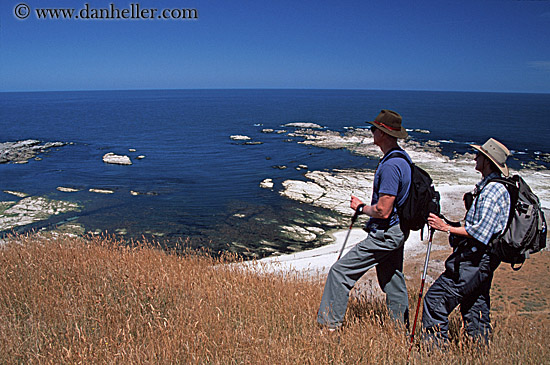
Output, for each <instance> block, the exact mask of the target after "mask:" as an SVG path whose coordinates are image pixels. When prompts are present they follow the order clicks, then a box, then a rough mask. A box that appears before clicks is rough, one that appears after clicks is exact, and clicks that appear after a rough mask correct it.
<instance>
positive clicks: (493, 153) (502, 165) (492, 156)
mask: <svg viewBox="0 0 550 365" xmlns="http://www.w3.org/2000/svg"><path fill="white" fill-rule="evenodd" d="M470 146H472V147H473V148H475V149H476V150H478V151H479V152H481V153H483V154H484V155H485V156H487V158H488V159H489V160H491V161H493V163H494V164H495V165H496V167H498V168H499V169H500V171H502V173H503V174H504V176H508V175H509V174H510V173H509V171H508V166H506V159H507V158H508V156H510V151H509V150H508V148H506V146H505V145H503V144H502V143H500V142H499V141H497V140H496V139H494V138H489V139H488V140H487V142H485V143H484V144H483V146H479V145H477V144H472V145H470Z"/></svg>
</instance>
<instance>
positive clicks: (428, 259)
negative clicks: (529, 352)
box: [407, 227, 435, 360]
mask: <svg viewBox="0 0 550 365" xmlns="http://www.w3.org/2000/svg"><path fill="white" fill-rule="evenodd" d="M434 232H435V229H433V228H431V227H430V239H429V240H428V248H427V250H426V261H424V271H423V272H422V282H421V283H420V294H419V295H418V304H417V305H416V314H415V315H414V322H413V329H412V333H411V347H409V354H408V355H407V360H408V358H409V355H410V354H411V350H412V347H413V344H414V331H415V330H416V321H417V319H418V311H419V310H420V304H421V303H422V291H423V290H424V282H425V281H426V272H427V271H428V261H430V251H431V249H432V238H433V236H434Z"/></svg>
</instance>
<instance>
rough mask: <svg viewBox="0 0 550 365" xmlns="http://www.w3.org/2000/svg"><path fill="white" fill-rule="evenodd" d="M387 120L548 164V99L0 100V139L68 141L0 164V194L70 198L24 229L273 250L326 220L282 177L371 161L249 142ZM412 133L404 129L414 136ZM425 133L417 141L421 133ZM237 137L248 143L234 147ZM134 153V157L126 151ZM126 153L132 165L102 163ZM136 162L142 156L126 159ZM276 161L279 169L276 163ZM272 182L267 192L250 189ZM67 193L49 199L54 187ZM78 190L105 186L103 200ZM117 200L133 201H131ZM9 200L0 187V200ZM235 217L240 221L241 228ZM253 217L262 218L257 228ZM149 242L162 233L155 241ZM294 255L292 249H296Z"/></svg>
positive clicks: (296, 94)
mask: <svg viewBox="0 0 550 365" xmlns="http://www.w3.org/2000/svg"><path fill="white" fill-rule="evenodd" d="M383 108H387V109H393V110H396V111H398V112H399V113H400V114H401V115H402V116H403V124H404V126H405V127H406V128H407V129H409V130H410V135H411V137H412V138H413V139H415V140H418V141H421V142H423V141H427V140H435V141H440V142H443V143H442V144H441V146H442V148H443V153H444V154H448V155H452V154H453V153H454V152H455V151H456V152H459V153H463V152H466V151H468V144H469V143H473V142H475V143H483V142H485V140H487V139H488V138H489V137H494V138H496V139H498V140H500V141H502V142H503V143H504V144H506V145H507V146H509V147H510V149H512V150H513V152H514V155H513V159H511V161H510V165H511V167H513V168H516V169H518V168H521V166H522V163H526V162H531V161H534V162H535V163H536V164H537V165H540V166H542V167H543V168H548V167H550V166H549V163H548V159H547V158H546V159H541V158H540V156H548V154H549V153H550V143H549V140H550V117H549V116H550V94H511V93H468V92H424V91H377V90H372V91H363V90H349V91H346V90H154V91H85V92H84V91H79V92H36V93H0V142H8V141H19V140H25V139H36V140H41V141H44V142H50V141H61V142H70V143H71V144H70V145H67V146H64V147H61V148H58V149H54V150H50V151H48V152H47V153H45V154H43V155H41V156H40V157H41V158H42V159H41V160H40V161H36V160H30V161H29V163H27V164H1V165H0V191H4V190H12V191H22V192H25V193H27V194H30V195H36V196H46V197H48V198H51V199H59V200H70V201H75V202H78V203H79V204H81V205H82V206H83V209H82V210H81V211H80V212H73V213H68V214H65V215H60V216H55V217H53V218H51V219H49V220H48V221H46V222H41V223H37V224H34V225H31V226H29V227H23V228H22V229H23V230H29V229H40V228H43V227H44V226H54V225H56V224H58V223H59V222H62V221H66V220H67V219H75V220H77V221H78V222H79V223H80V224H81V225H83V226H84V227H85V228H86V230H88V231H97V230H100V231H103V232H114V231H115V230H117V229H119V230H120V229H124V230H125V232H126V235H125V237H127V238H128V239H130V238H134V239H139V238H140V237H142V236H145V237H149V236H150V235H151V234H152V232H153V233H156V236H151V237H156V238H157V239H161V238H162V240H164V241H166V242H167V244H170V242H171V241H175V240H181V239H183V240H187V241H188V243H189V244H190V245H192V246H193V247H205V248H208V249H210V250H213V251H215V252H218V251H224V250H226V249H227V248H228V247H230V246H231V245H234V244H239V245H240V247H242V246H245V247H246V249H249V250H251V251H254V249H255V248H256V247H258V246H260V245H261V242H262V240H270V241H271V242H275V245H277V250H278V251H279V252H288V251H289V250H288V247H289V246H291V245H293V244H296V242H289V241H288V240H285V239H280V238H274V237H277V232H278V230H279V229H280V226H281V225H283V224H286V223H287V222H288V221H291V220H292V221H296V220H299V219H302V218H303V219H306V218H307V217H310V216H312V215H315V214H317V213H319V214H328V215H330V214H335V213H332V212H328V211H323V209H321V208H315V207H311V206H306V205H304V204H300V203H297V202H294V201H290V200H289V199H286V198H284V197H282V196H280V194H278V192H277V188H278V186H280V183H281V182H283V181H285V180H287V179H305V178H304V177H303V174H304V172H305V171H303V170H297V169H296V168H295V167H296V166H298V165H300V164H303V165H307V166H308V169H309V170H331V169H344V168H374V167H375V166H376V163H377V161H375V160H371V159H368V158H366V157H360V156H355V155H353V154H351V153H350V152H349V151H347V150H329V149H324V148H318V147H312V146H305V145H302V144H298V143H297V142H298V141H299V140H292V139H290V140H289V137H288V136H287V135H286V134H277V133H269V134H267V133H262V129H267V128H271V129H283V128H282V127H281V126H282V125H284V124H287V123H293V122H312V123H316V124H319V125H322V126H324V127H326V128H328V129H331V130H336V131H342V132H344V131H345V128H346V127H351V126H353V127H366V124H365V121H367V120H373V118H374V117H375V116H376V115H377V114H378V112H379V111H380V109H383ZM415 130H416V131H415ZM420 130H422V131H429V132H430V133H429V134H428V133H425V132H424V133H422V132H420ZM231 135H246V136H249V137H250V138H251V139H252V141H258V142H262V143H261V144H243V143H241V142H239V141H234V140H232V139H230V136H231ZM134 149H135V152H134V151H133V150H134ZM108 152H113V153H116V154H122V155H128V156H130V157H131V158H132V160H133V162H134V163H133V164H132V165H131V166H119V165H110V164H106V163H104V162H103V161H102V156H103V155H104V154H106V153H108ZM138 155H143V156H145V158H144V159H141V160H137V159H136V157H137V156H138ZM282 166H285V167H287V168H281V167H282ZM265 178H272V179H273V181H274V183H275V189H274V191H272V190H269V189H262V188H260V186H259V183H260V182H261V181H262V180H263V179H265ZM59 186H64V187H73V188H76V189H79V190H80V191H79V192H76V193H71V194H67V193H62V192H59V191H57V190H56V188H57V187H59ZM90 188H97V189H110V190H113V191H114V192H115V193H114V194H109V195H102V194H94V193H91V192H89V191H88V189H90ZM130 191H138V192H140V193H142V194H141V195H138V196H133V195H131V194H130ZM12 199H13V196H10V195H8V194H5V193H2V192H0V201H2V200H12ZM243 217H244V219H243ZM258 222H262V224H259V223H258ZM159 237H161V238H159ZM304 248H305V247H304Z"/></svg>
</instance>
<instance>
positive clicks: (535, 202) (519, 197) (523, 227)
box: [489, 175, 547, 270]
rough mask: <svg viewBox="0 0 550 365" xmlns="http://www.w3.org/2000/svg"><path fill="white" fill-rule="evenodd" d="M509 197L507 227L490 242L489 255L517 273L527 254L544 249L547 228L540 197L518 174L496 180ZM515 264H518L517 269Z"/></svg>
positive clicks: (492, 180) (494, 180)
mask: <svg viewBox="0 0 550 365" xmlns="http://www.w3.org/2000/svg"><path fill="white" fill-rule="evenodd" d="M489 182H499V183H501V184H503V185H504V186H505V187H506V189H507V190H508V193H509V194H510V201H511V204H510V215H509V217H508V223H507V224H506V228H505V229H504V230H503V231H502V233H501V234H499V235H496V237H493V238H492V239H491V241H490V242H489V248H490V251H491V253H493V254H495V255H496V256H498V257H499V258H500V260H502V261H503V262H507V263H509V264H510V266H512V269H514V270H519V269H520V268H521V266H522V265H523V263H524V262H525V259H526V258H528V257H529V255H530V254H533V253H536V252H539V251H540V250H542V249H543V248H545V247H546V235H547V227H546V220H545V218H544V212H543V211H542V208H541V205H540V201H539V198H538V197H537V196H536V195H535V194H534V193H533V192H532V191H531V188H530V187H529V185H527V183H526V182H525V181H524V180H523V179H522V178H521V177H520V176H518V175H514V176H512V177H510V178H495V179H491V180H489ZM515 265H519V266H518V267H516V266H515Z"/></svg>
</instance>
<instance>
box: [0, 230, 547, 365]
mask: <svg viewBox="0 0 550 365" xmlns="http://www.w3.org/2000/svg"><path fill="white" fill-rule="evenodd" d="M8 241H9V242H8V243H6V244H5V245H4V246H3V247H2V248H0V363H56V364H57V363H71V364H73V363H80V362H83V363H192V364H195V363H198V364H202V363H212V364H233V363H234V364H241V363H244V364H265V363H272V364H325V363H335V364H356V363H372V364H378V363H405V362H406V359H407V353H408V347H409V346H408V339H407V338H406V337H405V335H404V334H402V333H401V332H400V331H399V330H396V329H395V328H394V327H393V326H392V325H391V323H389V321H388V318H387V316H386V314H385V310H384V305H383V304H382V302H380V301H377V300H371V301H361V302H359V301H353V302H352V303H351V305H350V310H349V311H348V318H347V319H348V320H347V325H346V326H345V328H344V330H343V331H342V332H341V333H340V334H339V335H321V334H320V331H319V329H318V327H317V325H316V322H315V317H316V312H317V308H318V305H319V300H320V297H321V293H322V289H323V284H324V281H323V280H324V278H318V279H316V280H311V279H306V278H301V277H300V276H299V275H297V274H296V275H288V276H287V277H285V278H282V277H278V276H269V275H263V276H260V275H256V274H254V273H251V272H247V271H243V270H242V269H240V268H239V266H237V265H229V264H228V262H229V261H232V260H233V259H232V258H227V257H226V258H221V259H213V258H211V257H208V256H206V255H201V254H200V253H193V252H187V253H183V254H181V253H180V254H179V255H176V254H171V253H167V252H163V251H161V250H158V249H156V248H154V247H152V245H150V244H147V243H140V244H136V247H133V248H129V247H125V246H122V245H120V244H119V243H118V242H116V241H114V240H111V239H107V238H91V239H89V240H83V239H78V238H65V237H58V238H55V237H52V236H50V237H49V238H48V237H47V236H38V235H31V236H24V237H16V238H12V239H9V240H8ZM549 263H550V258H549V254H548V252H543V253H540V254H538V255H537V256H536V257H535V258H534V259H533V260H530V262H529V265H526V267H525V268H523V269H522V271H520V275H518V276H516V277H515V279H509V278H510V277H513V275H514V274H516V273H511V270H505V269H503V270H502V272H501V271H500V270H501V269H499V271H498V272H497V275H496V278H495V290H496V292H495V291H493V297H494V302H493V304H494V312H493V323H494V325H495V331H494V340H493V343H492V345H491V347H490V348H489V350H486V351H479V350H478V349H477V348H476V347H475V346H472V345H471V344H469V343H468V341H466V340H464V339H463V338H462V336H460V331H461V329H460V319H459V316H458V315H457V314H456V313H454V314H453V318H452V319H453V320H452V324H453V326H452V329H453V331H452V332H453V334H454V336H455V341H454V343H453V345H452V346H451V348H449V349H448V350H447V351H446V352H445V353H441V352H438V351H435V352H431V353H427V352H426V351H425V349H423V348H422V347H421V346H420V345H418V346H416V347H415V349H413V353H412V354H411V363H417V364H420V363H441V362H444V363H461V364H465V363H483V364H487V363H499V364H502V363H522V364H527V363H533V364H540V363H548V362H549V361H550V346H549V345H550V326H549V325H548V324H549V323H550V321H549V315H548V305H547V303H546V298H547V297H548V295H549V293H550V290H549V287H548V282H549V279H548V278H547V276H548V267H549ZM533 270H540V271H533ZM533 272H535V273H537V274H539V272H540V275H541V277H540V280H539V279H535V280H533V279H532V278H530V277H529V275H531V274H532V273H533ZM542 274H544V275H542ZM542 276H544V278H542ZM507 280H508V281H507ZM509 280H512V281H511V283H514V282H517V284H518V285H516V286H515V287H514V286H513V285H508V284H507V283H508V282H509ZM529 280H531V281H533V282H535V283H536V284H535V285H534V286H535V287H536V288H535V289H532V288H531V287H529V290H528V291H527V292H522V291H521V289H522V288H524V289H526V288H527V286H526V285H527V283H528V282H529ZM537 280H538V281H537ZM418 285H419V283H409V289H410V290H409V292H410V293H411V298H410V299H411V303H414V304H413V305H412V308H411V312H412V313H414V309H415V308H414V305H416V300H417V297H416V295H417V294H416V293H417V292H418ZM508 289H510V292H508ZM518 290H519V291H518ZM514 291H516V292H517V293H516V294H514V295H513V296H510V295H511V293H513V292H514ZM525 293H528V294H527V297H526V296H525ZM540 298H544V300H543V301H542V302H541V301H540V300H539V299H540ZM531 299H532V300H531ZM522 300H523V302H527V301H529V302H530V303H531V304H530V305H531V306H530V307H529V308H530V309H529V308H527V307H525V306H522V305H521V303H523V302H522ZM514 301H515V303H513V302H514ZM541 303H542V304H541ZM526 308H527V309H526Z"/></svg>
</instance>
